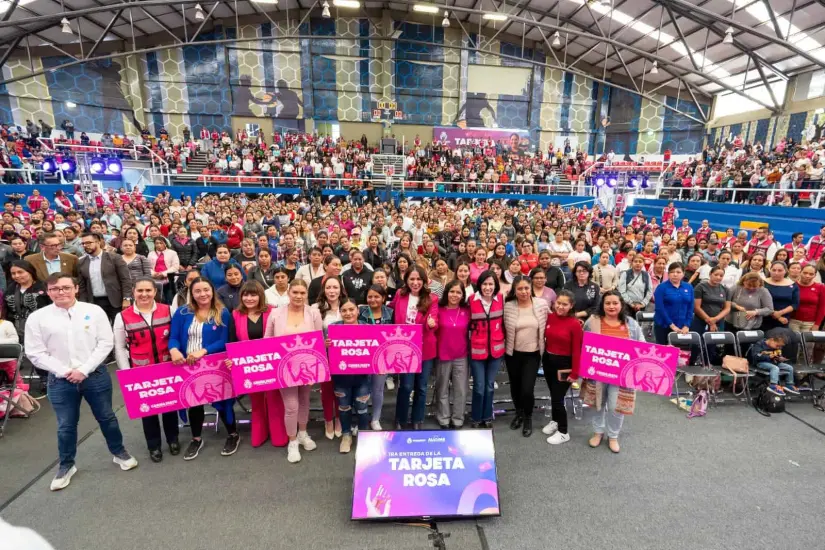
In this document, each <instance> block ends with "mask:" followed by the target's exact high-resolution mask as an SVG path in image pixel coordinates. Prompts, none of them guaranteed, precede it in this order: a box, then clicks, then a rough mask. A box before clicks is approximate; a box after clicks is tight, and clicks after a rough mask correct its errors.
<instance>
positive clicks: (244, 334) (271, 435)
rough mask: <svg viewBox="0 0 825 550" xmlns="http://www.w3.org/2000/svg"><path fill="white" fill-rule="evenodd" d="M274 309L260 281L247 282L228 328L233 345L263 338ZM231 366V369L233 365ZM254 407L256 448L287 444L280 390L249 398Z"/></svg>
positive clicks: (253, 443)
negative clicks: (266, 445)
mask: <svg viewBox="0 0 825 550" xmlns="http://www.w3.org/2000/svg"><path fill="white" fill-rule="evenodd" d="M274 309H275V308H273V307H272V306H270V305H268V304H267V303H266V295H265V294H264V287H263V286H261V283H259V282H258V281H247V282H246V283H244V284H243V286H242V287H241V290H240V304H239V305H238V309H236V310H235V311H233V312H232V324H231V325H230V326H229V341H230V342H245V341H247V340H258V339H260V338H263V337H264V331H265V330H266V326H267V323H268V322H269V317H270V315H271V314H272V311H273V310H274ZM227 361H229V363H228V364H229V365H230V367H231V361H230V360H227ZM249 399H250V401H251V404H252V434H251V441H252V446H253V447H260V446H261V445H263V444H264V443H266V440H267V439H269V440H270V441H271V442H272V445H273V446H275V447H283V446H285V445H286V444H287V441H288V439H287V435H286V425H285V424H284V402H283V400H282V399H281V394H280V392H278V391H277V390H272V391H265V392H256V393H252V394H250V395H249Z"/></svg>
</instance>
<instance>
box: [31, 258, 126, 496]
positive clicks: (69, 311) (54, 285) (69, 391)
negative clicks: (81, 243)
mask: <svg viewBox="0 0 825 550" xmlns="http://www.w3.org/2000/svg"><path fill="white" fill-rule="evenodd" d="M46 292H47V293H48V294H49V297H50V298H51V299H52V305H49V306H46V307H44V308H43V309H39V310H37V311H35V312H34V313H32V314H31V315H30V316H29V318H28V320H27V321H26V339H25V342H26V355H27V356H28V358H29V359H30V360H31V362H32V363H34V365H35V366H36V367H37V368H39V369H43V370H46V371H49V382H48V384H49V401H50V402H51V404H52V408H53V409H54V412H55V416H57V449H58V455H59V458H60V463H59V467H58V470H57V474H56V475H55V477H54V479H53V480H52V483H51V490H52V491H59V490H60V489H64V488H65V487H67V486H68V485H69V482H70V481H71V479H72V476H73V475H74V474H76V473H77V467H76V466H75V455H76V454H77V423H78V421H79V418H80V402H81V400H82V399H83V398H85V399H86V402H87V403H88V404H89V407H90V408H91V409H92V413H93V414H94V416H95V419H96V420H97V422H98V424H99V425H100V431H101V433H102V434H103V437H104V438H105V439H106V445H107V446H108V447H109V452H110V453H112V455H114V459H113V461H114V463H115V464H117V465H118V466H120V468H121V469H122V470H131V469H132V468H135V467H137V465H138V463H137V460H135V459H134V457H132V455H130V454H129V452H128V451H126V448H125V447H124V446H123V434H122V433H121V432H120V426H119V425H118V422H117V417H116V416H115V413H114V411H113V410H112V379H111V378H110V377H109V372H108V371H107V370H106V365H105V364H104V363H103V362H104V360H105V359H106V356H107V355H109V352H111V351H112V348H113V347H114V337H113V334H112V327H111V325H110V324H109V319H108V317H107V316H106V313H105V312H104V311H103V310H102V309H101V308H100V307H99V306H96V305H94V304H87V303H84V302H79V301H78V300H77V294H78V292H79V288H78V284H77V282H76V281H75V280H74V279H73V278H72V277H70V276H68V275H66V274H64V273H54V274H52V275H49V277H48V279H46Z"/></svg>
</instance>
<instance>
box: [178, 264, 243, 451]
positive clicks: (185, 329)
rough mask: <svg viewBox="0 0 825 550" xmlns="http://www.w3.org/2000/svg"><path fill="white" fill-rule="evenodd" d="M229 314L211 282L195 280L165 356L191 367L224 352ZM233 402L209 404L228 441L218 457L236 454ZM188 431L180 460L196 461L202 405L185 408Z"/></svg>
mask: <svg viewBox="0 0 825 550" xmlns="http://www.w3.org/2000/svg"><path fill="white" fill-rule="evenodd" d="M230 318H231V312H230V311H229V310H228V309H227V308H226V307H224V305H223V304H222V303H221V301H220V300H218V294H217V292H216V291H215V287H214V286H213V284H212V282H210V281H209V280H208V279H204V278H203V277H198V278H197V279H195V280H194V281H193V282H192V284H191V285H190V287H189V303H188V304H186V305H185V306H183V307H181V308H178V310H177V311H175V315H174V316H173V317H172V332H171V334H170V335H169V354H170V355H171V356H172V362H173V363H175V364H178V365H184V364H189V365H194V364H195V363H197V362H198V361H199V360H200V359H201V358H202V357H203V356H205V355H211V354H213V353H221V352H224V351H226V343H227V342H228V341H229V323H230ZM234 403H235V399H234V398H233V399H226V400H223V401H218V402H215V403H213V404H212V406H213V407H215V408H216V409H217V410H218V414H219V416H220V418H221V420H222V421H223V424H224V426H226V430H227V432H229V437H227V438H226V444H225V445H224V447H223V450H222V451H221V454H222V455H224V456H228V455H231V454H234V453H235V451H237V450H238V444H239V443H240V436H239V435H238V427H237V424H236V422H235V415H234V413H233V411H232V407H233V405H234ZM188 413H189V427H190V428H191V430H192V441H191V442H190V443H189V447H188V448H187V449H186V453H185V454H184V455H183V459H184V460H192V459H194V458H197V456H198V453H199V452H200V450H201V449H202V448H203V439H202V438H201V433H202V432H203V419H204V410H203V405H197V406H195V407H190V408H189V411H188Z"/></svg>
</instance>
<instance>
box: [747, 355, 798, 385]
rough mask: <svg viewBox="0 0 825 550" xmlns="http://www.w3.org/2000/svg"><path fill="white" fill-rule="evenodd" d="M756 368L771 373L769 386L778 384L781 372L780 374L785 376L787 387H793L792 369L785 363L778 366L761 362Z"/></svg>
mask: <svg viewBox="0 0 825 550" xmlns="http://www.w3.org/2000/svg"><path fill="white" fill-rule="evenodd" d="M756 366H757V367H758V368H760V369H764V370H769V371H771V384H778V383H779V371H782V373H783V374H784V375H785V380H786V381H787V382H786V384H787V385H788V386H793V385H794V379H793V367H792V366H791V365H789V364H787V363H779V364H778V365H774V364H773V363H769V362H767V361H762V362H760V363H758V364H757V365H756Z"/></svg>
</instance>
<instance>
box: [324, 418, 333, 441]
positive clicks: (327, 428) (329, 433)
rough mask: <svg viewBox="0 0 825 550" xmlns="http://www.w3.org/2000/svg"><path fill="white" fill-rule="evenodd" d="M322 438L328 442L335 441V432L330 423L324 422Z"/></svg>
mask: <svg viewBox="0 0 825 550" xmlns="http://www.w3.org/2000/svg"><path fill="white" fill-rule="evenodd" d="M324 437H326V438H327V439H329V440H333V439H335V430H334V429H333V427H332V422H324Z"/></svg>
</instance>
